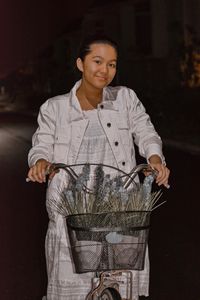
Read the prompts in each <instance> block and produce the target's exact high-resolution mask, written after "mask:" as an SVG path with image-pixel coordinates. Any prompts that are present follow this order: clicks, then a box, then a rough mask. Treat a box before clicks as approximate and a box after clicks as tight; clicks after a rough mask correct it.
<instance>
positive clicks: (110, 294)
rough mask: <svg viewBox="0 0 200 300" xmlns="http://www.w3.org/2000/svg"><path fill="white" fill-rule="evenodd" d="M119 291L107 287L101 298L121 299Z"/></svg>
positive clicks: (107, 299) (100, 299) (108, 299)
mask: <svg viewBox="0 0 200 300" xmlns="http://www.w3.org/2000/svg"><path fill="white" fill-rule="evenodd" d="M121 299H122V298H121V297H120V295H119V293H118V292H117V291H116V290H114V289H105V290H103V291H102V293H101V295H100V297H99V300H121Z"/></svg>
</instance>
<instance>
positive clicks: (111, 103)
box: [69, 80, 118, 120]
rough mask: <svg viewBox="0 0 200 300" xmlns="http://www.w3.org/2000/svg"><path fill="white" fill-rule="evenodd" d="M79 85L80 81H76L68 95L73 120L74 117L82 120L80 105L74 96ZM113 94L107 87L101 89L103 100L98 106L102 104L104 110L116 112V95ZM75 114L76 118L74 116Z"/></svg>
mask: <svg viewBox="0 0 200 300" xmlns="http://www.w3.org/2000/svg"><path fill="white" fill-rule="evenodd" d="M80 84H81V80H79V81H77V82H76V83H75V85H74V86H73V88H72V89H71V91H70V93H69V101H70V105H71V107H72V109H73V113H74V117H73V120H75V119H76V117H77V118H78V119H80V118H81V119H83V118H84V115H83V111H82V109H81V106H80V103H79V101H78V98H77V96H76V91H77V89H78V88H79V86H80ZM115 94H116V92H115V93H114V92H113V91H112V89H110V88H109V87H105V88H104V89H103V100H102V102H101V103H100V104H99V106H100V105H101V104H103V105H104V106H105V109H109V110H118V105H117V103H116V98H117V94H116V95H115ZM76 114H77V116H75V115H76Z"/></svg>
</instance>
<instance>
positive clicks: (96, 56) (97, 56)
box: [92, 55, 117, 62]
mask: <svg viewBox="0 0 200 300" xmlns="http://www.w3.org/2000/svg"><path fill="white" fill-rule="evenodd" d="M92 58H101V59H104V58H103V57H102V56H99V55H95V56H92ZM110 61H115V62H116V61H117V60H116V59H111V60H110Z"/></svg>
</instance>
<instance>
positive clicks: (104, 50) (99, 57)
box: [77, 44, 117, 89]
mask: <svg viewBox="0 0 200 300" xmlns="http://www.w3.org/2000/svg"><path fill="white" fill-rule="evenodd" d="M90 50H91V51H90V52H89V53H88V54H87V55H86V56H85V58H84V60H83V61H82V60H81V59H80V58H78V59H77V67H78V69H79V70H80V71H81V72H82V80H83V81H84V83H87V84H89V85H90V86H92V87H93V88H97V89H102V88H104V87H105V86H107V85H109V84H110V83H111V81H112V80H113V78H114V76H115V74H116V64H117V53H116V50H115V48H113V47H112V46H110V45H108V44H91V45H90Z"/></svg>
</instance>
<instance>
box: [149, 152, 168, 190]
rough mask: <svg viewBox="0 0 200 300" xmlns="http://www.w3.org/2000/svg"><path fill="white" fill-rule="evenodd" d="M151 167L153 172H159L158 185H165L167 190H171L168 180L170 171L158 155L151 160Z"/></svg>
mask: <svg viewBox="0 0 200 300" xmlns="http://www.w3.org/2000/svg"><path fill="white" fill-rule="evenodd" d="M149 163H150V166H151V168H152V169H153V170H156V171H157V172H158V175H157V176H156V183H157V184H158V185H159V186H160V185H162V184H163V185H164V186H165V187H166V188H169V184H168V178H169V174H170V170H169V169H168V168H167V167H166V166H165V165H163V164H162V161H161V158H160V157H159V156H158V155H152V156H151V157H150V158H149Z"/></svg>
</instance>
